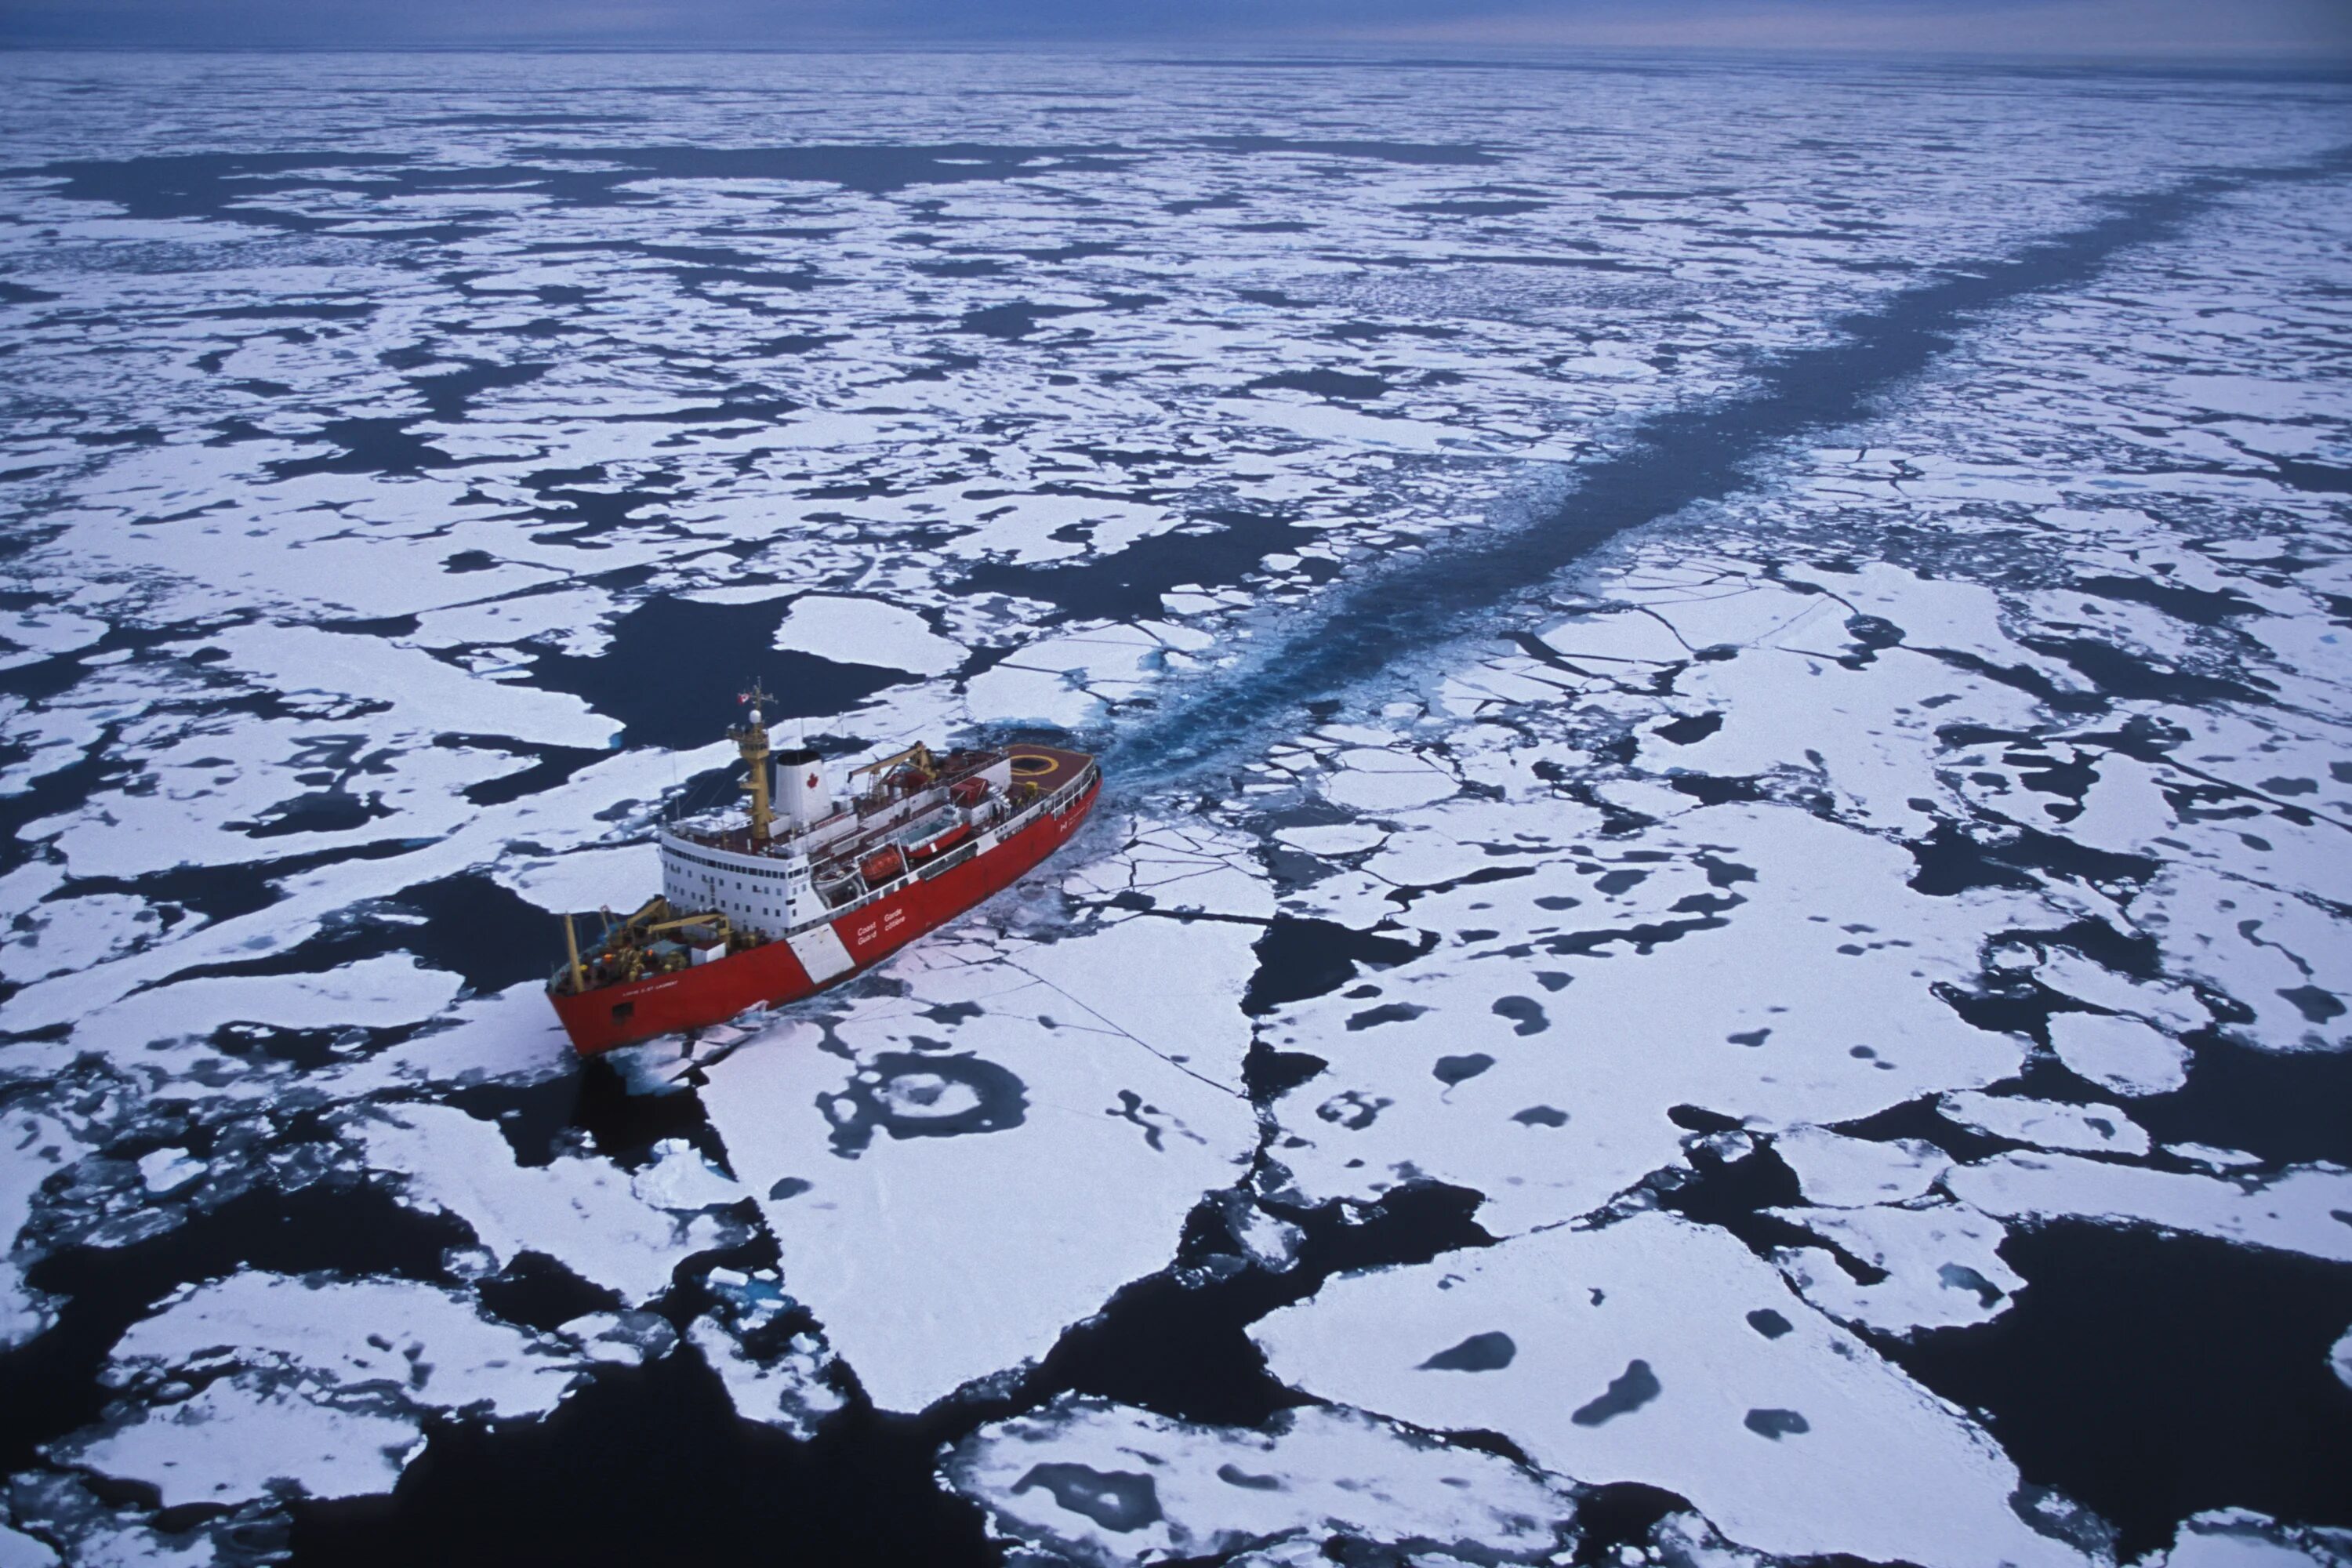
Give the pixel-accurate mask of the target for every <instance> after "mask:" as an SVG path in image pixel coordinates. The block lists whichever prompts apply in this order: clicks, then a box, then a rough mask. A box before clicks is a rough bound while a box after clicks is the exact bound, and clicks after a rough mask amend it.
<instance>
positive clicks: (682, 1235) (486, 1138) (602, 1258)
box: [352, 1105, 728, 1306]
mask: <svg viewBox="0 0 2352 1568" xmlns="http://www.w3.org/2000/svg"><path fill="white" fill-rule="evenodd" d="M352 1134H353V1137H354V1139H355V1141H356V1142H358V1143H359V1144H360V1146H361V1148H362V1150H363V1151H364V1152H365V1156H366V1160H367V1163H368V1166H369V1168H370V1169H371V1170H373V1171H374V1172H376V1173H378V1174H379V1175H381V1176H383V1177H384V1178H387V1179H388V1180H389V1181H390V1182H391V1184H393V1185H394V1187H395V1188H396V1189H397V1190H398V1191H399V1192H400V1193H401V1194H403V1195H404V1198H405V1200H406V1201H407V1202H409V1203H411V1204H414V1205H416V1206H418V1207H420V1208H429V1209H437V1210H439V1211H440V1212H442V1213H444V1214H448V1215H455V1216H456V1217H457V1218H459V1219H461V1220H464V1221H465V1222H466V1223H467V1225H468V1226H472V1227H473V1231H474V1236H475V1238H476V1239H477V1240H478V1241H479V1242H480V1243H481V1245H482V1246H483V1247H487V1248H488V1250H489V1252H490V1255H491V1257H492V1258H495V1259H496V1260H497V1261H498V1262H499V1264H501V1265H503V1264H508V1263H511V1262H512V1261H513V1260H514V1259H515V1258H518V1257H520V1255H522V1254H523V1253H525V1252H537V1253H541V1254H543V1255H545V1256H546V1257H549V1258H553V1259H555V1261H557V1262H558V1263H561V1264H562V1265H563V1266H564V1267H565V1268H569V1269H570V1270H571V1271H572V1273H574V1274H576V1275H578V1276H579V1277H580V1278H581V1279H585V1280H587V1281H588V1282H589V1283H591V1284H593V1285H601V1286H603V1287H604V1288H605V1289H609V1290H613V1291H615V1292H617V1293H618V1294H619V1295H620V1297H621V1298H622V1300H623V1302H624V1304H625V1305H629V1306H635V1305H636V1304H638V1303H640V1302H643V1301H646V1300H651V1299H652V1298H654V1297H656V1296H658V1295H660V1294H661V1293H662V1292H663V1291H665V1290H667V1289H669V1285H670V1277H671V1274H672V1272H673V1271H674V1270H675V1269H676V1268H677V1265H678V1264H680V1263H682V1262H684V1261H685V1260H686V1258H688V1257H689V1256H691V1255H692V1254H694V1253H696V1252H698V1251H702V1250H706V1249H709V1248H712V1247H720V1246H724V1245H726V1237H727V1234H728V1233H727V1231H726V1229H725V1227H723V1226H721V1225H720V1224H719V1222H718V1221H716V1220H715V1219H714V1218H713V1217H712V1216H711V1215H709V1214H708V1213H703V1214H697V1215H681V1214H673V1213H671V1212H670V1211H668V1210H667V1209H664V1208H659V1207H656V1206H655V1205H652V1204H649V1203H647V1202H646V1201H645V1200H643V1199H642V1198H640V1197H638V1196H637V1195H636V1194H635V1193H634V1192H632V1191H631V1187H630V1177H629V1175H628V1173H626V1172H625V1171H623V1170H621V1169H620V1168H618V1167H617V1166H615V1165H614V1164H612V1163H609V1162H607V1161H604V1160H601V1159H596V1158H593V1157H591V1156H585V1155H578V1154H567V1155H562V1156H559V1157H558V1158H556V1159H554V1160H552V1161H551V1162H550V1163H547V1164H544V1165H520V1164H518V1163H516V1162H515V1158H514V1153H513V1151H511V1150H510V1149H509V1148H508V1146H507V1141H506V1139H505V1137H504V1136H503V1135H502V1134H501V1133H500V1132H499V1130H498V1129H497V1128H496V1127H495V1126H493V1125H491V1124H490V1123H489V1122H488V1121H478V1120H476V1119H475V1118H473V1117H471V1116H468V1115H467V1114H466V1113H465V1112H464V1111H462V1110H458V1109H457V1108H456V1107H455V1106H448V1105H396V1106H387V1107H383V1108H382V1109H381V1110H378V1111H377V1112H376V1113H375V1115H374V1117H373V1119H370V1120H366V1121H360V1122H358V1123H356V1124H355V1125H354V1126H353V1128H352Z"/></svg>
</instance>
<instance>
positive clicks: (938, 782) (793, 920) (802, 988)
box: [547, 690, 1102, 1056]
mask: <svg viewBox="0 0 2352 1568" xmlns="http://www.w3.org/2000/svg"><path fill="white" fill-rule="evenodd" d="M751 700H752V701H753V702H754V703H755V704H756V703H757V702H759V701H761V700H765V699H764V696H763V695H762V694H761V693H760V692H758V691H756V690H755V691H754V692H753V693H752V697H751ZM729 739H730V740H732V741H733V742H735V743H736V745H737V747H738V748H739V749H740V751H741V752H742V753H743V761H744V763H746V764H747V765H748V768H749V773H748V776H747V777H746V778H745V780H744V784H743V792H744V793H745V794H746V795H750V796H751V810H750V811H749V812H748V813H747V812H740V811H728V812H719V813H713V814H709V815H706V816H698V817H688V818H685V819H683V820H680V821H677V822H674V823H669V824H666V825H665V826H663V828H662V830H661V858H662V890H661V895H660V897H658V898H655V899H649V900H646V904H645V906H644V907H643V908H641V909H639V910H637V911H636V912H635V914H632V915H631V916H629V917H628V918H627V919H626V920H624V921H616V922H614V923H613V924H612V925H610V926H609V927H608V928H607V929H606V931H605V932H604V936H603V939H602V940H601V941H599V942H597V943H596V944H595V946H593V948H590V949H589V950H587V951H585V952H583V951H582V950H581V948H580V945H579V941H578V938H577V936H576V935H575V934H574V932H573V930H572V922H571V921H570V919H569V918H568V917H567V918H566V920H565V921H564V926H563V932H564V942H565V947H566V952H567V958H566V961H565V962H564V963H562V964H560V965H558V966H557V968H556V971H555V973H554V974H553V975H552V976H551V977H550V978H549V980H548V983H547V994H548V998H549V1000H551V1001H552V1002H553V1003H554V1004H555V1013H556V1016H558V1017H559V1018H561V1019H562V1020H563V1027H564V1030H565V1032H566V1033H568V1034H569V1035H571V1037H572V1045H573V1046H574V1047H577V1048H578V1049H579V1051H580V1052H581V1053H582V1054H583V1056H584V1055H593V1053H595V1052H597V1051H605V1050H610V1049H612V1048H613V1047H615V1046H625V1045H630V1044H633V1043H634V1042H635V1041H638V1040H643V1039H649V1038H651V1037H653V1036H656V1035H664V1034H668V1033H669V1032H671V1031H672V1030H675V1029H691V1028H694V1027H697V1026H700V1025H704V1024H716V1023H718V1022H719V1021H720V1020H722V1019H726V1018H731V1017H733V1016H735V1015H736V1014H738V1013H740V1012H742V1011H743V1010H744V1009H745V1008H747V1007H759V1006H767V1005H774V1004H777V1003H782V1002H792V1001H795V1000H797V999H799V998H800V997H803V996H806V995H809V994H812V993H814V992H817V991H822V990H824V988H825V987H826V986H828V985H831V984H835V983H836V982H838V981H842V980H845V979H847V978H848V977H849V976H851V975H853V974H855V973H857V972H858V971H860V970H862V969H864V968H866V966H868V965H869V964H873V963H878V962H880V961H881V960H882V959H883V958H886V957H887V956H888V955H889V954H890V953H892V952H896V951H897V950H898V948H900V947H902V946H904V945H905V944H906V943H908V942H912V941H913V940H914V939H915V938H917V937H919V936H920V935H922V934H923V933H924V932H925V931H929V930H930V929H931V928H932V927H934V926H936V925H939V924H940V923H942V922H943V921H948V920H950V919H951V918H952V917H954V916H956V915H960V914H961V913H962V912H963V911H964V910H968V909H970V908H971V907H972V906H973V905H974V904H977V903H979V902H980V901H981V900H982V899H985V898H987V897H988V896H989V895H990V894H992V893H994V892H996V891H998V890H999V889H1003V888H1005V887H1007V886H1009V885H1011V884H1012V883H1013V881H1014V880H1015V879H1018V878H1019V877H1020V876H1021V874H1022V873H1023V872H1024V871H1026V870H1028V869H1029V868H1031V867H1032V866H1034V865H1035V864H1037V862H1038V861H1040V860H1043V859H1044V858H1045V857H1046V856H1048V855H1051V854H1052V853H1053V852H1054V851H1055V850H1056V849H1058V848H1060V847H1062V845H1063V844H1064V843H1065V842H1066V840H1067V839H1068V838H1069V837H1070V836H1071V835H1072V834H1074V833H1076V831H1077V830H1078V825H1079V824H1080V823H1082V822H1084V821H1085V820H1086V818H1087V812H1088V811H1090V810H1092V809H1093V808H1094V804H1095V797H1096V795H1098V794H1099V793H1100V792H1101V788H1102V773H1101V771H1100V770H1099V769H1097V767H1096V766H1095V761H1094V759H1093V758H1092V757H1089V756H1086V755H1084V754H1082V753H1080V752H1065V751H1061V750H1059V749H1057V748H1055V747H1053V746H1031V745H1015V746H1008V747H1006V748H1005V749H1003V751H970V752H947V753H945V754H944V755H941V754H938V753H934V752H932V751H931V750H930V749H929V747H927V746H921V745H916V746H911V747H909V748H908V749H907V750H906V751H903V752H898V754H897V755H896V756H890V757H885V758H883V759H882V760H881V761H880V762H878V763H867V764H866V766H864V767H862V768H857V769H855V770H853V771H852V772H851V773H850V774H849V775H848V780H849V783H850V784H851V786H852V787H851V789H850V791H849V796H848V798H847V800H845V801H844V802H841V803H839V804H836V803H835V799H834V795H833V790H832V787H831V784H830V783H829V781H828V780H827V779H826V777H825V770H824V763H823V761H822V760H821V759H820V758H819V756H818V755H817V753H816V752H814V751H810V750H806V749H800V750H792V751H782V752H770V751H769V749H768V731H766V729H765V728H763V727H762V725H761V716H760V710H759V708H758V707H757V706H754V707H753V708H752V710H751V714H750V717H749V721H748V722H746V723H745V724H744V725H743V726H742V727H741V728H740V729H737V730H732V731H729ZM771 767H773V769H774V773H775V782H774V787H773V789H771V787H770V783H769V772H770V769H771ZM771 801H773V802H774V803H775V804H774V805H771V804H770V803H771Z"/></svg>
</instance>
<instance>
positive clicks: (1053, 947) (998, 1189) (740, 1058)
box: [703, 916, 1257, 1410]
mask: <svg viewBox="0 0 2352 1568" xmlns="http://www.w3.org/2000/svg"><path fill="white" fill-rule="evenodd" d="M1256 934H1257V933H1256V932H1255V930H1254V929H1252V928H1249V927H1244V926H1234V925H1231V924H1227V923H1224V922H1222V921H1200V922H1195V923H1180V922H1178V921H1172V920H1167V919H1162V918H1160V917H1156V916H1135V917H1130V918H1129V919H1128V920H1126V921H1118V922H1115V923H1113V924H1110V925H1108V926H1107V927H1102V928H1098V929H1097V930H1095V931H1092V932H1091V933H1088V934H1085V935H1074V936H1071V937H1068V938H1066V939H1065V940H1063V941H1060V942H1049V943H1038V944H1029V943H1022V942H1005V943H1003V944H1002V945H999V944H997V943H995V942H989V941H986V940H984V939H982V937H980V936H979V935H977V934H975V935H974V936H972V937H970V938H967V939H965V940H961V941H959V940H956V939H954V938H951V937H950V938H942V939H934V940H933V941H932V942H930V943H929V944H927V945H926V946H925V947H924V948H923V949H921V950H919V952H909V953H908V954H907V955H905V956H903V957H901V958H900V959H898V960H897V961H896V962H895V963H893V964H892V965H891V966H890V969H889V970H888V971H887V973H890V974H891V975H892V976H893V977H895V978H897V979H898V980H899V981H901V982H902V983H903V984H904V985H905V986H906V988H907V994H906V995H904V996H903V997H891V998H876V999H871V1000H864V1001H858V1002H855V1003H851V1004H849V1005H847V1006H846V1007H845V1009H844V1010H842V1011H841V1012H840V1013H839V1014H838V1015H837V1016H835V1018H834V1019H833V1020H832V1021H830V1022H829V1023H827V1024H826V1025H824V1026H817V1025H814V1024H809V1023H800V1022H795V1023H789V1024H785V1025H782V1026H777V1027H775V1028H772V1029H771V1030H769V1031H767V1032H766V1033H764V1034H761V1035H759V1036H756V1037H753V1038H751V1039H750V1040H748V1041H746V1042H744V1043H743V1044H742V1045H740V1046H738V1047H736V1048H735V1049H734V1050H733V1051H732V1053H731V1054H730V1055H728V1056H727V1057H725V1058H723V1059H721V1060H719V1061H717V1062H714V1063H713V1064H711V1065H710V1066H709V1068H706V1069H705V1071H706V1074H707V1077H708V1079H709V1089H707V1090H706V1091H705V1093H704V1097H703V1099H704V1104H705V1106H706V1108H707V1109H708V1110H709V1114H710V1119H711V1122H712V1125H713V1126H714V1127H715V1128H716V1129H717V1131H718V1132H719V1138H720V1140H721V1142H724V1144H725V1145H726V1149H727V1156H728V1162H729V1163H730V1166H731V1167H732V1168H733V1170H734V1172H735V1173H736V1175H737V1176H738V1177H739V1178H740V1179H741V1181H742V1182H743V1184H744V1186H745V1187H746V1188H747V1189H748V1190H749V1191H750V1192H751V1194H752V1195H753V1196H754V1197H755V1198H756V1199H757V1200H758V1202H759V1205H760V1208H761V1214H762V1215H764V1217H765V1218H766V1221H767V1224H768V1227H769V1229H770V1230H771V1231H772V1232H773V1234H774V1235H775V1237H776V1240H777V1244H778V1246H779V1247H780V1248H781V1249H782V1267H783V1280H784V1287H785V1289H788V1290H790V1291H791V1292H792V1294H793V1296H794V1297H795V1298H797V1299H798V1300H801V1301H803V1302H804V1303H805V1304H806V1305H807V1306H808V1308H809V1310H811V1311H812V1312H814V1314H815V1316H816V1318H817V1320H818V1321H820V1322H821V1323H823V1324H824V1332H825V1338H826V1341H827V1342H829V1343H830V1344H831V1345H832V1347H833V1349H834V1351H835V1352H836V1353H837V1354H839V1355H840V1357H841V1358H842V1360H843V1361H844V1362H845V1363H847V1364H848V1365H849V1367H850V1369H851V1370H852V1371H853V1372H854V1373H856V1377H857V1380H858V1383H859V1384H860V1386H862V1387H863V1388H864V1389H865V1391H866V1394H867V1395H868V1396H869V1397H870V1398H871V1399H872V1400H873V1401H874V1403H875V1404H876V1405H878V1406H880V1407H881V1408H883V1409H886V1410H919V1409H922V1408H924V1407H926V1406H928V1405H931V1404H933V1403H935V1402H937V1401H939V1400H940V1399H943V1398H945V1397H946V1396H948V1395H949V1394H952V1393H954V1392H955V1391H956V1390H957V1389H958V1388H959V1387H961V1385H963V1384H967V1383H970V1382H972V1381H974V1380H976V1379H982V1378H986V1377H990V1376H992V1375H994V1374H996V1373H1001V1372H1003V1371H1005V1370H1007V1369H1010V1368H1015V1367H1018V1366H1020V1365H1022V1364H1023V1363H1025V1362H1028V1361H1031V1360H1034V1359H1035V1358H1037V1357H1040V1356H1042V1355H1044V1354H1045V1352H1046V1351H1048V1350H1050V1349H1051V1348H1052V1346H1053V1344H1054V1342H1055V1339H1057V1338H1058V1337H1059V1336H1060V1334H1061V1332H1062V1331H1063V1330H1064V1329H1065V1328H1066V1327H1068V1326H1069V1325H1070V1324H1072V1323H1075V1322H1077V1321H1080V1320H1082V1319H1084V1318H1087V1317H1088V1316H1091V1315H1092V1314H1093V1313H1094V1312H1095V1311H1097V1310H1098V1309H1099V1308H1100V1307H1101V1306H1102V1304H1103V1303H1104V1302H1105V1301H1106V1300H1108V1299H1109V1298H1110V1296H1111V1295H1112V1294H1113V1293H1114V1292H1115V1291H1117V1290H1118V1288H1119V1287H1120V1286H1122V1285H1125V1284H1127V1283H1129V1281H1131V1280H1134V1279H1140V1278H1142V1277H1143V1276H1145V1275H1149V1274H1151V1273H1155V1272H1157V1271H1158V1270H1159V1269H1160V1268H1163V1267H1165V1266H1166V1264H1167V1262H1168V1260H1169V1258H1170V1256H1171V1250H1172V1247H1173V1246H1174V1241H1175V1237H1176V1236H1177V1235H1178V1233H1179V1231H1180V1230H1181V1227H1182V1225H1183V1221H1184V1217H1185V1215H1187V1214H1188V1213H1189V1212H1190V1211H1191V1210H1192V1207H1193V1205H1195V1204H1197V1203H1198V1202H1199V1201H1200V1200H1201V1197H1202V1194H1204V1193H1206V1192H1209V1191H1211V1190H1213V1189H1215V1188H1219V1187H1223V1186H1227V1185H1230V1184H1232V1183H1233V1182H1234V1180H1235V1179H1237V1178H1238V1177H1239V1176H1240V1175H1241V1173H1242V1171H1243V1168H1244V1166H1245V1165H1246V1163H1247V1162H1248V1160H1249V1158H1250V1156H1251V1154H1252V1153H1253V1152H1255V1147H1256V1142H1257V1129H1256V1121H1255V1116H1254V1114H1253V1113H1252V1110H1251V1107H1250V1105H1249V1103H1248V1101H1247V1100H1245V1099H1244V1098H1243V1097H1242V1096H1241V1094H1240V1092H1239V1089H1238V1083H1239V1079H1240V1059H1241V1056H1242V1053H1243V1050H1244V1048H1245V1047H1246V1044H1247V1040H1248V1030H1247V1027H1246V1023H1245V1021H1244V1018H1243V1017H1242V1016H1241V1013H1240V1011H1239V1007H1238V1003H1239V1001H1240V998H1241V994H1242V988H1243V986H1244V984H1245V983H1246V981H1247V978H1248V975H1249V973H1250V971H1251V968H1252V960H1251V954H1250V943H1251V942H1253V941H1254V940H1255V936H1256ZM1081 1170H1082V1171H1084V1172H1086V1173H1087V1177H1086V1179H1085V1180H1084V1181H1082V1182H1075V1183H1074V1182H1073V1181H1072V1180H1071V1173H1072V1172H1073V1171H1081ZM1012 1213H1020V1214H1024V1215H1028V1216H1029V1217H1028V1218H1027V1219H1025V1220H1024V1222H1023V1223H1022V1224H1019V1225H1008V1224H1005V1223H1003V1216H1004V1215H1007V1214H1012Z"/></svg>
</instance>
